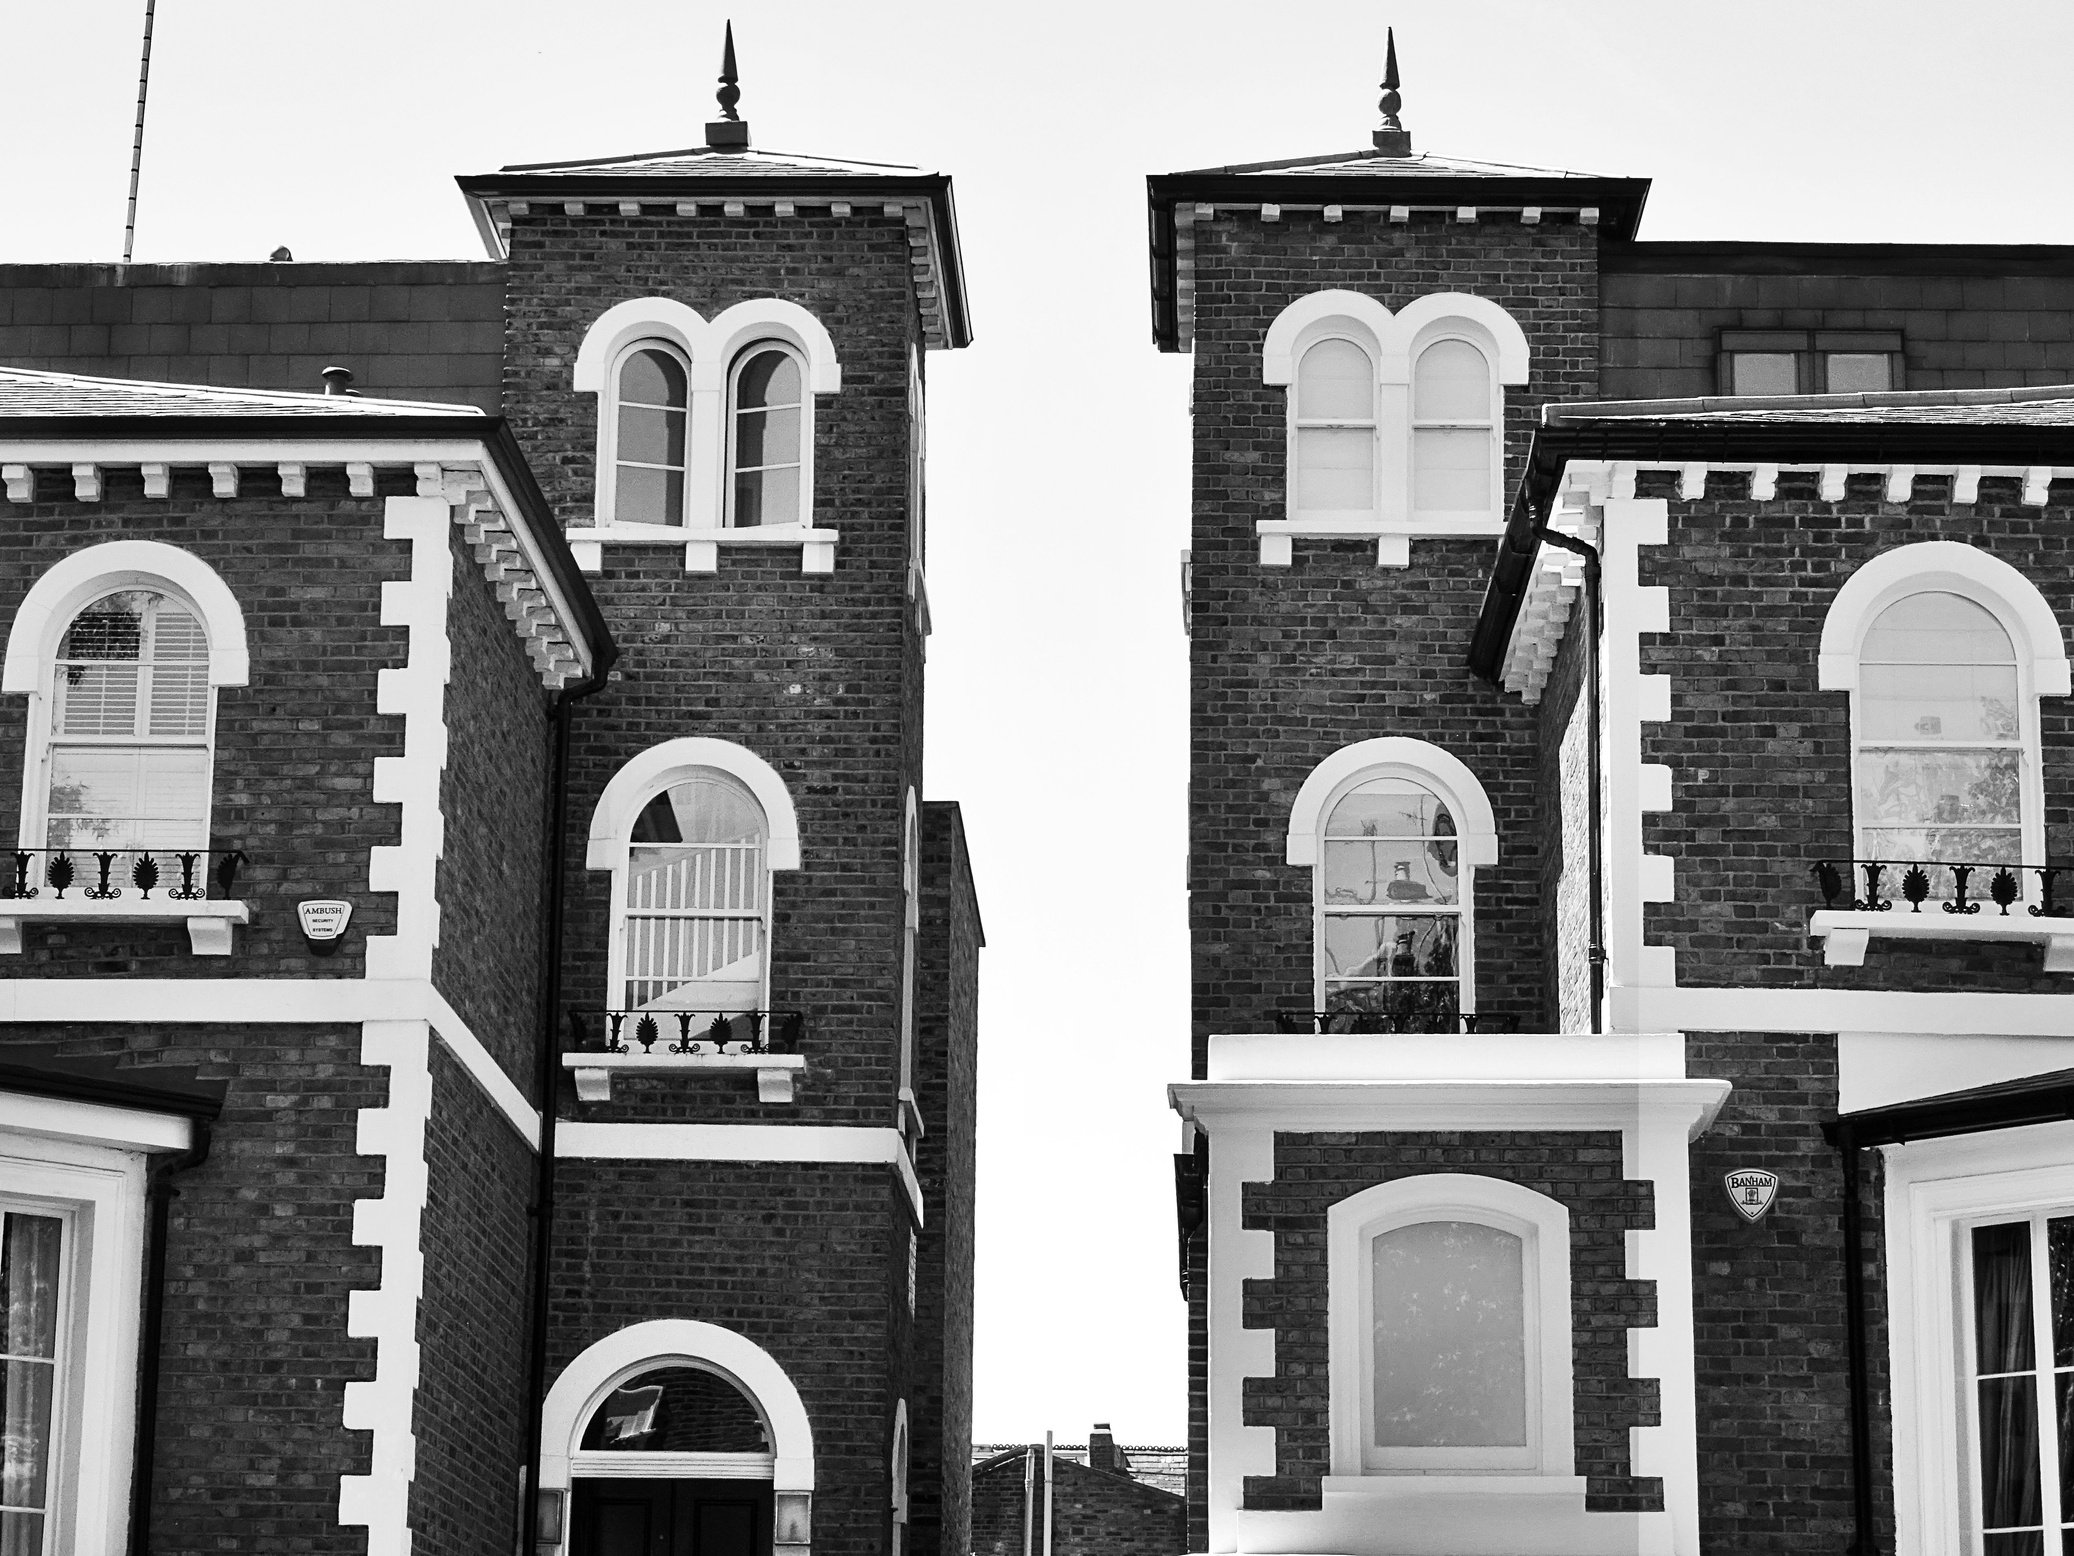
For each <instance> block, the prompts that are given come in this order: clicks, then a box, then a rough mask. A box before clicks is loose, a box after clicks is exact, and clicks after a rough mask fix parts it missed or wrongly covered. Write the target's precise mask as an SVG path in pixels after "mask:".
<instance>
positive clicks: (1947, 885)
mask: <svg viewBox="0 0 2074 1556" xmlns="http://www.w3.org/2000/svg"><path fill="white" fill-rule="evenodd" d="M1810 873H1811V874H1812V875H1813V876H1814V877H1815V883H1816V885H1817V887H1818V888H1819V889H1820V891H1821V893H1822V898H1823V901H1824V903H1825V906H1823V907H1821V908H1818V909H1816V911H1815V913H1814V915H1813V917H1812V918H1810V919H1809V921H1808V934H1809V936H1810V937H1811V938H1813V939H1816V940H1819V941H1821V942H1822V960H1823V962H1824V963H1825V964H1826V965H1828V966H1830V967H1862V966H1864V965H1865V952H1866V948H1867V946H1868V945H1869V944H1870V943H1871V942H1872V941H1874V940H1941V941H1946V942H1950V941H1973V942H1979V941H2000V942H2017V943H2022V944H2030V945H2037V946H2042V947H2043V948H2044V951H2045V970H2046V971H2047V972H2052V973H2074V903H2069V902H2067V901H2065V900H2063V899H2061V898H2059V897H2057V896H2056V895H2055V885H2056V881H2057V877H2059V876H2061V875H2074V866H2070V865H2031V864H2023V865H2008V864H1956V863H1942V862H1939V863H1932V862H1929V861H1912V860H1906V859H1902V860H1893V859H1822V860H1818V861H1817V862H1816V863H1815V864H1814V865H1812V866H1811V867H1810ZM1861 887H1862V888H1863V890H1862V894H1861V891H1860V888H1861Z"/></svg>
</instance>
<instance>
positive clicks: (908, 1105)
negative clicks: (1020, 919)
mask: <svg viewBox="0 0 2074 1556" xmlns="http://www.w3.org/2000/svg"><path fill="white" fill-rule="evenodd" d="M921 925H922V827H921V815H920V808H919V806H918V805H917V804H916V801H915V791H914V789H913V788H912V787H910V788H909V789H908V791H907V804H906V806H905V817H904V819H903V821H902V824H901V831H900V1089H899V1092H898V1094H897V1101H898V1107H897V1108H896V1109H895V1112H896V1115H897V1116H896V1120H895V1122H896V1125H897V1127H898V1128H899V1129H900V1130H901V1132H902V1134H904V1135H905V1136H906V1137H907V1142H908V1151H909V1153H910V1154H912V1153H913V1152H915V1151H916V1150H918V1149H919V1148H920V1141H921V1137H922V1133H923V1126H922V1109H921V1104H920V1103H919V1102H917V1101H916V1099H915V959H916V948H917V942H918V941H919V939H920V937H921Z"/></svg>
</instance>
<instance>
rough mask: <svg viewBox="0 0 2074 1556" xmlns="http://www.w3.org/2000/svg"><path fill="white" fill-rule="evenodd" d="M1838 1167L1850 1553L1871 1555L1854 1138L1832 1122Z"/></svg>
mask: <svg viewBox="0 0 2074 1556" xmlns="http://www.w3.org/2000/svg"><path fill="white" fill-rule="evenodd" d="M1830 1138H1831V1139H1832V1140H1833V1141H1834V1143H1835V1145H1836V1148H1837V1151H1838V1152H1839V1153H1840V1154H1841V1155H1842V1157H1843V1168H1844V1337H1845V1338H1844V1344H1845V1349H1846V1351H1847V1352H1848V1359H1849V1363H1850V1387H1851V1515H1852V1521H1853V1522H1854V1523H1855V1524H1856V1526H1857V1531H1856V1533H1855V1534H1854V1535H1853V1537H1852V1540H1851V1544H1850V1552H1851V1556H1873V1551H1874V1549H1875V1545H1874V1541H1875V1538H1876V1535H1875V1532H1874V1525H1873V1511H1872V1419H1871V1416H1872V1411H1871V1399H1870V1394H1871V1388H1872V1385H1871V1382H1870V1379H1869V1373H1870V1370H1871V1369H1870V1367H1869V1366H1868V1364H1867V1360H1866V1350H1867V1343H1866V1341H1867V1337H1866V1333H1865V1226H1864V1219H1863V1217H1862V1216H1861V1215H1860V1213H1859V1209H1858V1151H1859V1145H1858V1138H1857V1135H1856V1134H1855V1133H1854V1132H1853V1130H1852V1128H1851V1126H1850V1125H1849V1124H1847V1123H1843V1122H1838V1123H1837V1124H1836V1125H1835V1127H1834V1128H1833V1129H1832V1130H1831V1131H1830Z"/></svg>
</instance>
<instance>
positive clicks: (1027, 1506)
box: [1023, 1443, 1037, 1556]
mask: <svg viewBox="0 0 2074 1556" xmlns="http://www.w3.org/2000/svg"><path fill="white" fill-rule="evenodd" d="M1036 1532H1037V1445H1036V1444H1035V1443H1032V1444H1030V1446H1029V1447H1027V1448H1025V1449H1024V1450H1023V1556H1037V1553H1036V1551H1035V1549H1034V1548H1033V1547H1034V1545H1035V1543H1036Z"/></svg>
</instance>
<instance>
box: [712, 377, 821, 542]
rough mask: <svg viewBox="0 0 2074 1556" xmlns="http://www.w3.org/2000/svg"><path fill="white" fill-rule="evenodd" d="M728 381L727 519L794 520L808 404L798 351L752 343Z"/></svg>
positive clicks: (752, 522)
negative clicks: (729, 494) (729, 382)
mask: <svg viewBox="0 0 2074 1556" xmlns="http://www.w3.org/2000/svg"><path fill="white" fill-rule="evenodd" d="M731 382H732V393H731V395H730V397H729V412H730V435H729V440H728V483H729V491H730V493H731V496H730V498H729V509H728V522H729V523H730V524H732V525H734V526H735V527H736V528H740V529H752V528H755V527H756V526H758V525H764V524H797V523H799V521H800V486H801V479H802V473H803V471H804V468H805V449H806V435H807V427H806V416H807V409H808V403H809V402H808V399H807V393H806V371H805V369H804V367H803V366H802V364H801V362H800V359H799V354H798V353H797V352H796V351H794V350H792V349H791V348H790V347H788V346H782V345H778V344H775V343H772V344H765V345H759V346H754V347H751V348H750V349H749V350H748V351H745V352H744V353H743V354H742V356H741V358H740V359H739V360H738V361H737V362H736V363H735V368H734V372H733V374H732V379H731Z"/></svg>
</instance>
